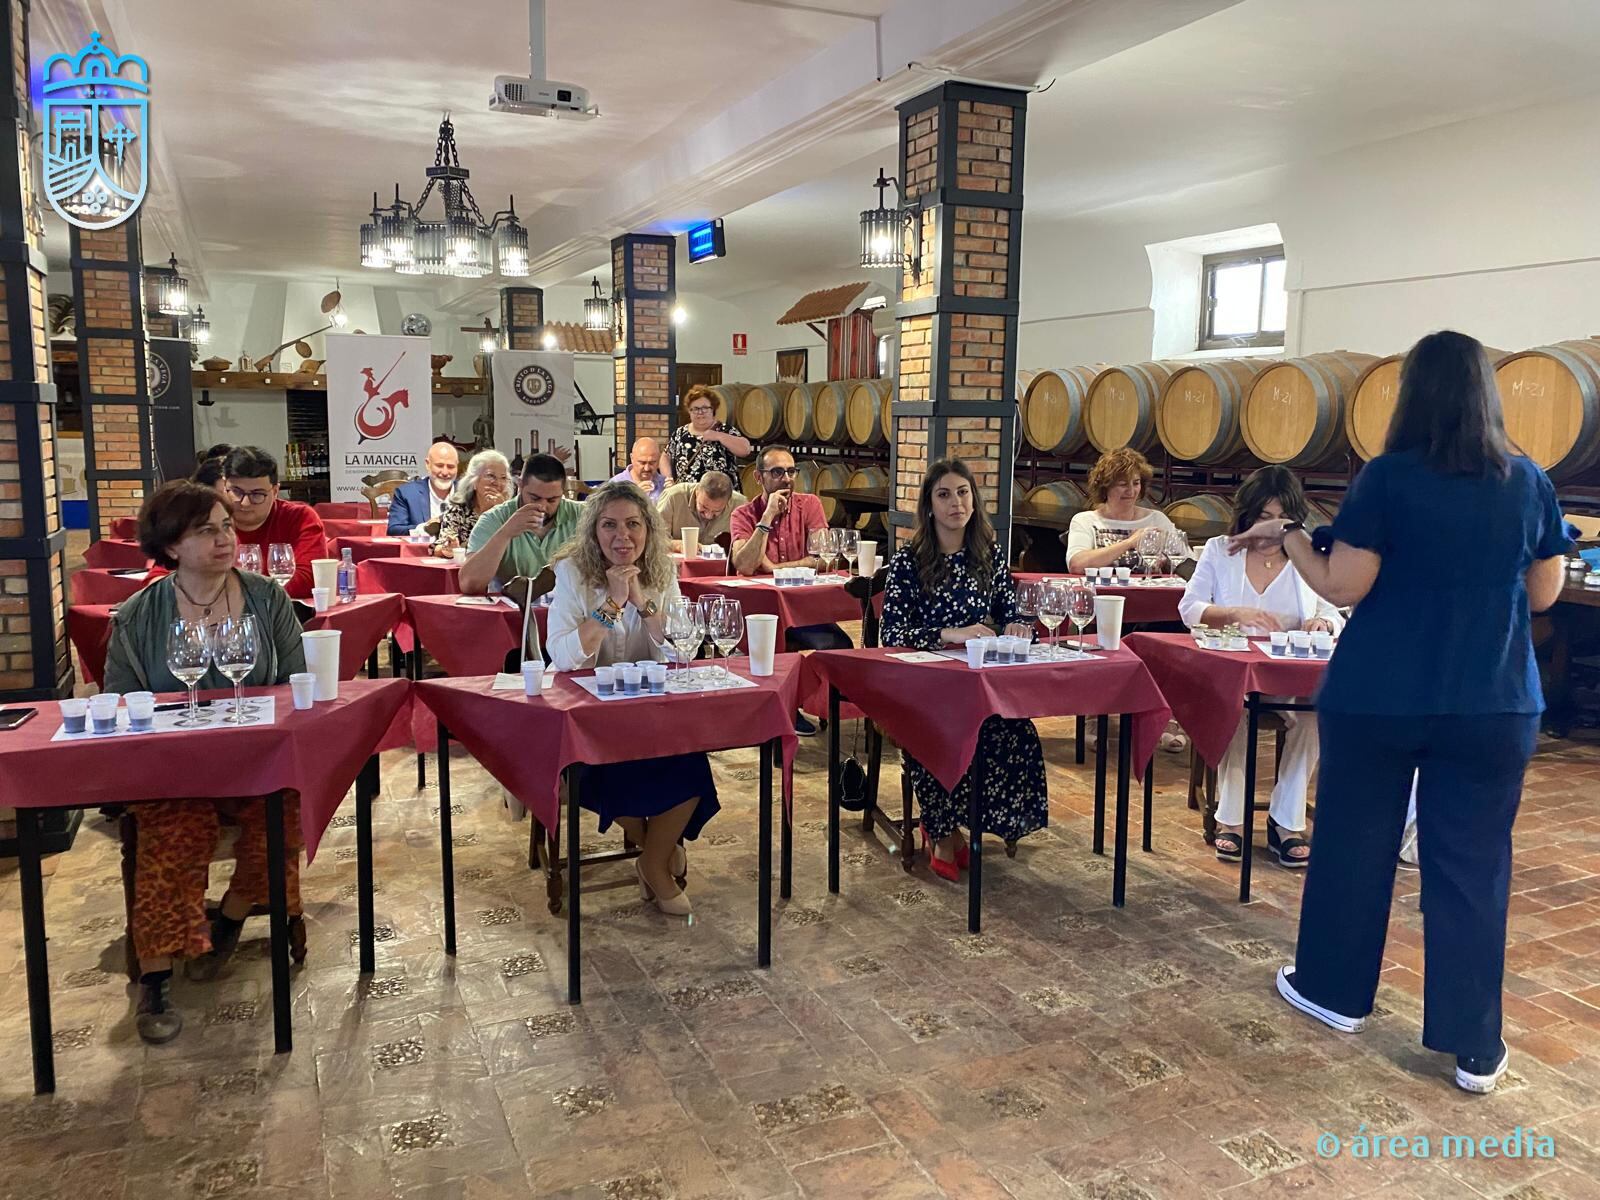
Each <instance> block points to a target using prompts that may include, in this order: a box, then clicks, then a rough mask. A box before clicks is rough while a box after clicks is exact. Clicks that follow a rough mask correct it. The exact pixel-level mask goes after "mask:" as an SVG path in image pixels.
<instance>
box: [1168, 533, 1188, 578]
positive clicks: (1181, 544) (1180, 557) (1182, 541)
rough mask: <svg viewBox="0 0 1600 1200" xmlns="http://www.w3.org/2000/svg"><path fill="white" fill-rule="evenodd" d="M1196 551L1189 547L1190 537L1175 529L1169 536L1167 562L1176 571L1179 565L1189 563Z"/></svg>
mask: <svg viewBox="0 0 1600 1200" xmlns="http://www.w3.org/2000/svg"><path fill="white" fill-rule="evenodd" d="M1193 555H1194V551H1193V550H1192V549H1191V548H1190V546H1189V535H1188V534H1187V533H1185V532H1184V531H1183V530H1181V529H1174V530H1173V531H1172V532H1171V533H1169V534H1167V561H1168V562H1170V563H1171V564H1172V569H1173V570H1174V571H1176V570H1177V569H1178V564H1179V563H1182V562H1188V561H1189V559H1190V558H1191V557H1193Z"/></svg>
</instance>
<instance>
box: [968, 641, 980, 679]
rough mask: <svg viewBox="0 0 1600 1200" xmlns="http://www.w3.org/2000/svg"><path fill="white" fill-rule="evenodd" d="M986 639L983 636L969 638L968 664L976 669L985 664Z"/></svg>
mask: <svg viewBox="0 0 1600 1200" xmlns="http://www.w3.org/2000/svg"><path fill="white" fill-rule="evenodd" d="M983 642H984V639H983V638H981V637H975V638H968V639H967V666H969V667H971V668H972V669H973V670H974V671H976V670H978V668H980V667H982V666H983V655H984V645H983Z"/></svg>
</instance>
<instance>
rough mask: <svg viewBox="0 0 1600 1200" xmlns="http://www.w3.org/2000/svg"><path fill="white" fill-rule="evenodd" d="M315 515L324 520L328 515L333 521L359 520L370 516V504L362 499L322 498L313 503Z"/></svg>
mask: <svg viewBox="0 0 1600 1200" xmlns="http://www.w3.org/2000/svg"><path fill="white" fill-rule="evenodd" d="M315 508H316V510H317V516H319V517H321V518H322V519H323V520H324V521H326V520H328V519H329V518H330V517H331V518H332V519H333V520H335V521H359V520H361V519H362V518H363V517H370V516H372V505H370V504H367V503H365V502H364V501H360V500H358V501H354V502H352V501H348V500H324V501H322V503H320V504H318V505H315Z"/></svg>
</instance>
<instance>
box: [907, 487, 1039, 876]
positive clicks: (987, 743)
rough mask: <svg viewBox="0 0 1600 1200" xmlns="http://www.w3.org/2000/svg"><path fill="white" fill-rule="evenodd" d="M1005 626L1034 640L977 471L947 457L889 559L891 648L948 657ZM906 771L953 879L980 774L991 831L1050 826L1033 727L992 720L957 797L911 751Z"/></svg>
mask: <svg viewBox="0 0 1600 1200" xmlns="http://www.w3.org/2000/svg"><path fill="white" fill-rule="evenodd" d="M1002 627H1004V631H1005V632H1006V633H1010V634H1015V635H1018V636H1021V635H1028V634H1031V633H1032V627H1031V626H1030V625H1029V624H1027V623H1025V622H1023V621H1022V620H1021V619H1020V616H1019V614H1018V612H1017V593H1016V588H1015V587H1014V586H1013V584H1012V581H1011V572H1010V570H1009V569H1008V568H1007V566H1006V563H1005V559H1004V558H1003V557H1001V556H1000V554H999V547H998V545H997V544H996V540H995V534H994V527H993V526H992V525H990V524H989V518H988V517H987V516H986V515H985V514H984V511H983V501H982V497H981V496H980V495H979V493H978V485H977V483H976V482H975V481H974V480H973V478H972V471H971V470H970V469H969V468H968V467H967V464H966V463H964V462H962V461H961V460H960V459H956V458H950V459H942V460H940V461H939V462H936V463H934V464H933V465H932V466H931V467H929V468H928V473H927V475H926V476H925V477H924V478H923V480H922V493H921V495H920V496H919V497H918V500H917V528H916V532H915V533H914V534H913V535H912V538H911V540H910V541H909V542H908V543H906V545H905V547H904V548H903V549H901V550H900V551H899V552H897V553H896V554H895V556H894V557H893V558H892V559H890V560H889V578H888V583H887V585H886V588H885V591H884V597H883V632H882V637H881V641H882V643H883V644H884V645H885V646H906V647H909V648H912V649H916V650H938V649H941V648H942V647H945V646H960V645H963V644H964V643H965V642H966V641H967V640H968V639H969V638H975V637H985V636H988V635H990V634H992V633H994V631H995V630H996V629H1000V628H1002ZM904 769H905V770H906V771H907V772H908V773H909V774H910V776H911V787H912V791H913V792H915V793H916V797H917V805H918V807H919V808H920V809H921V811H922V839H923V845H924V848H927V849H928V863H929V865H930V866H931V867H932V868H933V872H934V874H936V875H941V876H943V877H944V878H946V879H958V878H960V873H961V868H963V867H965V866H966V865H967V861H968V850H967V842H966V839H965V837H964V836H963V835H962V832H961V828H960V827H961V826H963V825H965V824H966V823H967V814H968V810H969V800H970V796H971V788H972V773H973V771H977V772H978V774H979V776H980V778H981V779H982V780H983V794H982V796H981V797H980V801H981V804H980V818H981V820H982V822H983V829H984V832H986V833H992V834H994V835H996V836H997V837H1001V838H1004V839H1005V840H1006V841H1008V842H1014V841H1016V840H1018V839H1019V838H1022V837H1023V836H1025V835H1026V834H1029V833H1032V832H1033V831H1034V830H1036V829H1043V828H1044V827H1045V826H1046V825H1047V824H1049V811H1048V794H1047V791H1046V786H1045V775H1044V750H1043V749H1042V747H1041V746H1040V745H1039V734H1038V732H1037V731H1036V730H1035V729H1034V727H1033V722H1032V721H1027V720H1013V719H1009V718H1006V717H990V718H989V719H988V720H987V721H985V722H984V723H983V726H982V728H981V729H980V730H979V733H978V748H977V750H976V751H975V752H974V754H973V758H972V766H971V767H969V768H968V770H967V773H966V774H965V775H964V776H962V778H961V782H960V783H958V784H957V785H956V788H955V791H954V792H947V791H946V790H945V789H944V788H943V787H941V786H940V785H939V782H938V780H936V779H934V777H933V776H932V775H930V774H929V773H928V771H927V769H926V768H924V767H923V766H922V764H921V763H919V762H917V761H916V759H914V758H912V757H911V755H909V754H907V755H905V766H904ZM930 843H931V847H930Z"/></svg>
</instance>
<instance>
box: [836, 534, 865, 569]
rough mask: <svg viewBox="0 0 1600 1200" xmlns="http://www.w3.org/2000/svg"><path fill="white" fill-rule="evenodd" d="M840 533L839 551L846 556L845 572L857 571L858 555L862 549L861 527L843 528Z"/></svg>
mask: <svg viewBox="0 0 1600 1200" xmlns="http://www.w3.org/2000/svg"><path fill="white" fill-rule="evenodd" d="M838 533H839V553H840V554H841V555H843V556H844V563H845V567H846V571H845V574H847V575H854V574H855V573H856V555H857V554H859V553H860V551H861V531H860V530H859V529H841V530H839V531H838Z"/></svg>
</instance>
